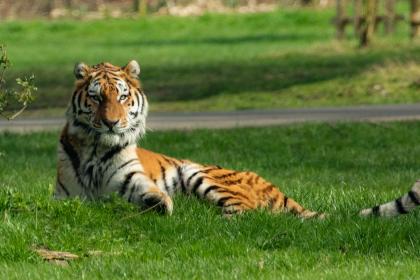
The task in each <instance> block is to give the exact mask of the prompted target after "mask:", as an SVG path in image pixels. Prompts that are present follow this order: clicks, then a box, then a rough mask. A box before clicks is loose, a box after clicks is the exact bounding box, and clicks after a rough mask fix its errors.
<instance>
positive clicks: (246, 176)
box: [183, 164, 324, 218]
mask: <svg viewBox="0 0 420 280" xmlns="http://www.w3.org/2000/svg"><path fill="white" fill-rule="evenodd" d="M183 173H184V174H183V187H184V188H185V190H186V191H187V192H188V193H191V194H195V195H197V196H198V197H200V198H203V199H206V200H209V201H211V202H213V203H216V204H217V205H218V206H220V207H222V210H223V213H224V214H225V215H232V214H238V213H242V212H245V211H247V210H251V209H257V208H268V209H269V210H270V211H272V212H273V213H278V212H291V213H293V214H296V215H298V216H299V217H302V218H313V217H319V218H323V217H324V215H323V214H319V213H317V212H313V211H310V210H307V209H305V208H303V207H302V206H301V205H299V204H298V203H297V202H296V201H294V200H293V199H291V198H288V197H287V196H285V195H284V194H283V193H282V192H280V191H279V190H278V188H277V187H276V186H274V185H273V184H271V183H269V182H267V181H265V180H264V179H263V178H261V177H260V176H258V175H257V174H255V173H252V172H238V171H233V170H227V169H223V168H220V167H217V166H205V167H203V166H201V165H198V164H189V165H187V166H185V167H184V172H183Z"/></svg>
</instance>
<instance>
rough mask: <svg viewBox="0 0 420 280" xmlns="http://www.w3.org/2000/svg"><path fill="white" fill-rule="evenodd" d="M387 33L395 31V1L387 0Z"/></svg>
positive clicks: (385, 20) (385, 21)
mask: <svg viewBox="0 0 420 280" xmlns="http://www.w3.org/2000/svg"><path fill="white" fill-rule="evenodd" d="M384 23H385V33H387V34H390V33H393V32H394V31H395V0H385V19H384Z"/></svg>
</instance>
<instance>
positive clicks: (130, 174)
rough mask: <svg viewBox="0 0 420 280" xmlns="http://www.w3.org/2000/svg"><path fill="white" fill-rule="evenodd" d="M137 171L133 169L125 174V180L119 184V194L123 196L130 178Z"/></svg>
mask: <svg viewBox="0 0 420 280" xmlns="http://www.w3.org/2000/svg"><path fill="white" fill-rule="evenodd" d="M136 173H139V172H138V171H134V172H131V173H128V174H127V175H126V176H125V180H124V183H123V184H122V185H121V189H120V195H121V196H123V195H124V194H125V192H126V191H127V187H128V185H129V184H130V182H131V178H132V177H133V176H134V174H136Z"/></svg>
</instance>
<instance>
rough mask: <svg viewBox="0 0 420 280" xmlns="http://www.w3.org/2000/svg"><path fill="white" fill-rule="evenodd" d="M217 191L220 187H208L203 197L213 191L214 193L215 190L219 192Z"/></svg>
mask: <svg viewBox="0 0 420 280" xmlns="http://www.w3.org/2000/svg"><path fill="white" fill-rule="evenodd" d="M217 189H219V187H218V186H214V185H212V186H209V187H208V188H207V189H206V190H205V191H204V194H203V196H206V195H207V194H208V193H209V192H211V191H213V190H217Z"/></svg>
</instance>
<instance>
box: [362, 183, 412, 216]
mask: <svg viewBox="0 0 420 280" xmlns="http://www.w3.org/2000/svg"><path fill="white" fill-rule="evenodd" d="M419 205H420V181H417V182H416V183H415V184H414V185H413V187H412V188H411V190H410V191H409V192H408V193H406V194H404V195H403V196H401V197H399V198H397V199H395V200H392V201H389V202H387V203H384V204H381V205H377V206H374V207H372V208H367V209H363V210H362V211H360V213H359V215H360V216H364V217H365V216H382V217H393V216H398V215H401V214H407V213H409V212H411V211H412V210H413V209H415V208H416V207H417V206H419Z"/></svg>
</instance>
